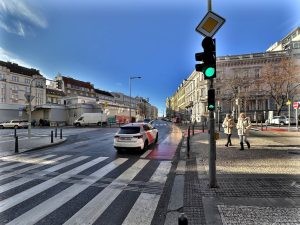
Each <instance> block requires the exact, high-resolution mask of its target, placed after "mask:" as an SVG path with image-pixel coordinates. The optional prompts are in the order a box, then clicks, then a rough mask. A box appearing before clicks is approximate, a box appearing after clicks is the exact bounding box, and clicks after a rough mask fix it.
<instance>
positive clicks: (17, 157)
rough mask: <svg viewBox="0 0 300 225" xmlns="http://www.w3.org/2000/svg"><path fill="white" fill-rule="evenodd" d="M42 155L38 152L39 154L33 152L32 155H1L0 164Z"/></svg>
mask: <svg viewBox="0 0 300 225" xmlns="http://www.w3.org/2000/svg"><path fill="white" fill-rule="evenodd" d="M42 155H43V154H42V153H39V154H34V155H13V156H5V157H1V158H0V160H1V161H2V162H0V166H3V165H6V164H9V163H13V162H23V161H24V160H25V159H32V158H35V157H39V156H42ZM0 169H1V168H0Z"/></svg>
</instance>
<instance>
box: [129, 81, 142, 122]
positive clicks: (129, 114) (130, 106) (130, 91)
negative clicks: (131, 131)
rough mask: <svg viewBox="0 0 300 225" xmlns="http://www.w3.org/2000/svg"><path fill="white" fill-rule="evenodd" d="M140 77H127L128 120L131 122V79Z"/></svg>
mask: <svg viewBox="0 0 300 225" xmlns="http://www.w3.org/2000/svg"><path fill="white" fill-rule="evenodd" d="M141 78H142V77H135V76H133V77H129V121H130V122H131V80H133V79H141Z"/></svg>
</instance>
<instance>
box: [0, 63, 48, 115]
mask: <svg viewBox="0 0 300 225" xmlns="http://www.w3.org/2000/svg"><path fill="white" fill-rule="evenodd" d="M30 86H31V88H30ZM30 90H31V96H33V97H34V98H33V100H32V106H33V107H35V106H39V105H42V104H45V103H46V78H45V77H43V76H42V75H41V74H40V72H39V70H36V69H33V68H26V67H22V66H20V65H18V64H16V63H11V62H3V61H0V121H5V120H10V119H17V118H24V119H27V117H28V115H27V113H26V110H25V109H26V105H28V102H27V100H26V97H25V96H26V95H27V96H29V93H30Z"/></svg>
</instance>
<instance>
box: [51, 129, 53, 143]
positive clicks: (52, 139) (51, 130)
mask: <svg viewBox="0 0 300 225" xmlns="http://www.w3.org/2000/svg"><path fill="white" fill-rule="evenodd" d="M51 143H53V130H51Z"/></svg>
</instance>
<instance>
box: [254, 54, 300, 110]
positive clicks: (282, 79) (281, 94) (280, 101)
mask: <svg viewBox="0 0 300 225" xmlns="http://www.w3.org/2000/svg"><path fill="white" fill-rule="evenodd" d="M257 81H258V82H260V84H261V85H263V86H264V87H265V92H266V93H267V95H269V96H270V97H271V98H272V99H273V100H274V101H275V103H276V111H277V115H280V112H281V111H282V108H283V107H284V106H285V105H286V102H287V100H288V99H291V98H292V97H293V96H294V95H295V93H296V92H297V91H299V90H297V88H296V85H297V84H299V82H300V72H299V65H298V64H297V62H296V61H295V60H294V59H293V58H290V57H288V58H284V59H281V60H280V61H274V62H269V63H267V64H265V65H264V66H263V67H262V70H261V74H260V79H259V80H257Z"/></svg>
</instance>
